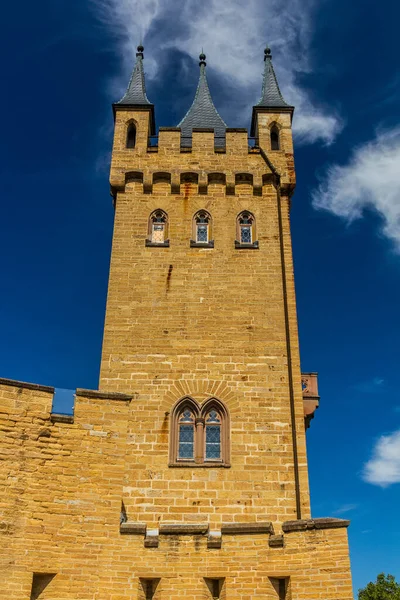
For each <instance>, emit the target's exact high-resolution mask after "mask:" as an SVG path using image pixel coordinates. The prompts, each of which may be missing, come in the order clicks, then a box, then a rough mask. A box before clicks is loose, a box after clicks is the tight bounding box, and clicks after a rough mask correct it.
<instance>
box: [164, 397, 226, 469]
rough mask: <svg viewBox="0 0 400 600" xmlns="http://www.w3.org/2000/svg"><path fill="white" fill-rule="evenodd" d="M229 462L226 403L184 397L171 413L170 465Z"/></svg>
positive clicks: (217, 464) (212, 399) (215, 464)
mask: <svg viewBox="0 0 400 600" xmlns="http://www.w3.org/2000/svg"><path fill="white" fill-rule="evenodd" d="M182 464H187V465H188V466H189V465H190V466H204V465H208V466H220V465H223V466H228V464H229V415H228V411H227V409H226V408H225V406H224V405H223V404H222V402H220V400H217V399H216V398H210V399H209V400H207V401H206V402H205V403H204V404H203V405H202V406H200V405H199V404H198V403H197V402H196V401H195V400H193V399H192V398H183V399H182V400H180V401H179V402H178V403H177V404H176V405H175V407H174V409H173V411H172V414H171V444H170V466H174V465H182Z"/></svg>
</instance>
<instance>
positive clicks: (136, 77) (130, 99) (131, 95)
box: [116, 46, 151, 106]
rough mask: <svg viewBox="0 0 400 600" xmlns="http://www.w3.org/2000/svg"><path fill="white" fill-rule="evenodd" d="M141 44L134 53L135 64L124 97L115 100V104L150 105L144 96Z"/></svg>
mask: <svg viewBox="0 0 400 600" xmlns="http://www.w3.org/2000/svg"><path fill="white" fill-rule="evenodd" d="M143 50H144V48H143V46H138V47H137V53H136V64H135V68H134V69H133V73H132V77H131V80H130V82H129V85H128V89H127V90H126V92H125V95H124V97H123V98H122V99H121V100H120V101H119V102H117V103H116V104H117V105H121V104H122V105H124V104H125V105H126V104H128V105H130V106H138V105H139V106H145V105H151V102H150V101H149V99H148V98H147V96H146V85H145V81H144V70H143Z"/></svg>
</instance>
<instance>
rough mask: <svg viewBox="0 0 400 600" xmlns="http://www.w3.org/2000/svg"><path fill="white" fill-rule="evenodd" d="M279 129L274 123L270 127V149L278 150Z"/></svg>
mask: <svg viewBox="0 0 400 600" xmlns="http://www.w3.org/2000/svg"><path fill="white" fill-rule="evenodd" d="M280 149H281V148H280V140H279V129H278V127H277V126H276V125H272V127H271V150H280Z"/></svg>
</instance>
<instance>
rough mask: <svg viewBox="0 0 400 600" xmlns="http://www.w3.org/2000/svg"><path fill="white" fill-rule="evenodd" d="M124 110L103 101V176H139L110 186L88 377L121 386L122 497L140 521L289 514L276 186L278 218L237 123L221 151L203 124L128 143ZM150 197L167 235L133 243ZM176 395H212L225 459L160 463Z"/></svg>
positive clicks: (257, 159)
mask: <svg viewBox="0 0 400 600" xmlns="http://www.w3.org/2000/svg"><path fill="white" fill-rule="evenodd" d="M121 115H122V116H123V120H122V119H120V120H118V117H121ZM135 116H136V115H134V114H129V113H128V114H125V112H123V113H121V114H117V123H116V141H115V143H114V154H113V163H112V181H113V182H114V185H115V186H116V187H118V183H117V179H118V178H119V180H120V181H122V180H124V177H125V173H127V172H128V173H129V172H132V171H133V172H137V171H142V172H143V174H144V175H143V178H144V183H143V184H142V183H141V182H137V181H133V182H129V181H128V183H126V185H125V188H124V191H119V192H118V194H117V199H116V216H115V229H114V242H113V251H112V260H111V271H110V281H109V293H108V302H107V317H106V324H105V334H104V345H103V358H102V368H101V377H100V388H101V389H106V390H120V391H124V392H132V393H134V394H135V402H134V410H132V414H131V418H130V421H129V427H130V436H131V438H130V439H131V442H130V444H129V446H128V456H129V454H130V455H131V459H132V460H131V459H129V460H127V479H128V480H129V481H131V480H133V479H136V481H137V484H135V485H131V484H127V486H126V494H125V496H124V501H125V502H126V506H127V510H128V512H134V513H135V514H137V518H138V519H139V520H141V521H145V522H149V521H152V523H153V525H156V524H157V523H158V521H159V520H160V519H161V520H166V519H167V520H184V521H193V520H202V519H203V518H204V515H208V517H209V519H210V520H211V522H212V524H213V525H214V524H215V525H217V524H218V523H221V522H224V521H229V520H242V521H246V520H248V521H256V520H265V519H271V520H273V521H274V522H279V521H280V522H282V521H284V520H287V519H291V518H295V517H296V494H295V476H294V455H293V447H292V431H291V423H292V418H291V413H290V399H289V398H290V394H289V373H288V353H287V337H286V318H285V311H284V303H283V297H284V289H283V273H282V256H281V252H282V248H281V240H282V237H283V238H284V243H283V247H284V252H285V253H286V254H287V257H286V258H287V260H288V261H289V262H288V272H289V275H290V276H292V264H291V249H290V231H289V221H288V199H287V198H284V199H283V200H282V201H281V202H282V208H283V212H284V223H283V225H282V226H281V225H280V223H279V214H278V195H277V190H276V188H275V187H274V185H273V183H272V171H271V168H270V167H269V165H268V164H267V163H266V161H265V159H264V158H263V157H262V155H261V154H260V153H259V152H258V151H253V152H249V149H248V142H247V133H242V132H232V133H230V132H228V134H227V135H228V139H227V150H226V153H220V152H217V153H216V152H215V151H214V142H213V134H212V133H204V132H202V133H200V132H198V133H196V132H195V133H194V134H193V149H192V152H183V153H181V152H180V146H179V139H180V138H179V136H180V134H179V132H175V131H164V132H161V136H160V140H159V147H158V152H157V153H156V152H150V153H148V152H147V151H146V152H145V153H144V152H143V147H142V146H139V147H138V149H135V150H133V151H129V150H126V149H125V147H124V144H125V131H126V122H127V121H129V120H130V119H132V118H133V117H135ZM144 131H145V128H144ZM137 135H138V137H140V135H141V134H140V127H139V125H138V134H137ZM165 149H167V150H168V151H165ZM274 154H279V155H283V152H276V153H274ZM159 172H162V173H170V174H171V184H170V183H163V182H161V183H157V182H155V183H151V182H152V181H153V177H152V174H153V175H154V173H159ZM187 172H195V173H197V174H198V176H199V183H198V184H192V183H182V184H180V183H179V184H178V189H174V179H175V180H176V181H178V182H180V175H181V174H184V173H187ZM213 173H222V174H224V175H225V176H226V180H227V184H226V185H224V184H215V183H208V175H209V174H213ZM241 173H247V174H249V175H251V176H252V177H253V185H251V184H249V183H242V182H240V180H238V178H237V175H238V174H241ZM263 176H264V179H263ZM146 181H147V182H148V183H147V184H146ZM155 181H157V179H156V178H155ZM202 181H203V182H205V183H204V186H203V184H202ZM257 181H258V182H259V185H258V186H257ZM229 182H231V187H229ZM235 182H236V183H235ZM148 186H151V187H148ZM160 208H161V209H163V210H164V211H165V212H166V213H167V214H168V217H169V233H168V237H169V240H170V247H169V248H164V247H156V248H153V247H146V246H145V240H146V236H147V231H148V219H149V216H150V214H151V213H152V212H153V211H154V210H155V209H160ZM200 209H206V210H207V211H208V212H209V213H210V214H211V216H212V225H211V228H212V232H211V238H212V239H213V240H214V248H191V247H190V240H191V238H192V219H193V215H194V214H195V213H196V212H197V211H198V210H200ZM242 210H249V211H251V212H252V213H253V214H254V216H255V218H256V238H257V240H258V242H259V248H258V249H237V248H235V240H236V237H237V236H236V218H237V215H238V214H239V213H240V212H241V211H242ZM287 295H288V296H289V302H290V310H291V311H292V323H291V325H292V332H291V335H292V342H293V345H294V355H295V361H294V362H293V378H294V386H293V387H294V388H295V394H294V396H295V398H294V401H295V404H296V414H297V421H296V426H297V436H298V438H299V443H298V451H299V455H300V460H299V462H300V465H301V469H302V472H301V477H302V480H301V494H302V504H303V507H302V509H303V514H302V516H304V517H307V516H309V498H308V482H307V468H306V455H305V442H304V419H303V404H302V393H301V380H300V364H299V359H298V352H297V347H298V342H297V323H296V315H295V301H294V287H293V285H291V286H289V288H288V290H287ZM186 395H189V396H192V397H194V398H195V399H196V400H198V401H199V402H202V401H204V400H206V399H207V398H209V397H211V396H216V397H218V398H219V399H220V400H223V401H224V402H225V404H226V406H227V407H228V410H229V412H230V416H231V449H232V450H231V456H232V460H231V468H230V469H202V470H200V469H197V470H195V472H194V473H193V469H192V468H190V467H189V468H182V469H175V468H170V467H169V466H168V443H169V427H170V421H169V415H170V412H171V409H172V408H173V406H174V404H175V403H176V402H177V401H178V400H179V399H180V398H182V397H183V396H186ZM133 459H134V460H133Z"/></svg>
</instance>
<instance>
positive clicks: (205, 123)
mask: <svg viewBox="0 0 400 600" xmlns="http://www.w3.org/2000/svg"><path fill="white" fill-rule="evenodd" d="M199 58H200V63H199V64H200V78H199V84H198V86H197V91H196V95H195V97H194V100H193V104H192V106H191V107H190V108H189V110H188V112H187V113H186V115H185V116H184V117H183V119H182V121H181V122H180V123H179V125H178V127H180V128H181V145H182V146H184V147H185V146H186V147H187V146H191V145H192V131H193V128H205V129H211V128H212V129H214V135H215V146H217V147H221V146H225V134H226V127H227V126H226V124H225V122H224V121H223V119H222V118H221V116H220V115H219V114H218V111H217V109H216V108H215V106H214V103H213V101H212V98H211V94H210V90H209V87H208V83H207V76H206V64H207V63H206V56H205V54H200V57H199Z"/></svg>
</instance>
